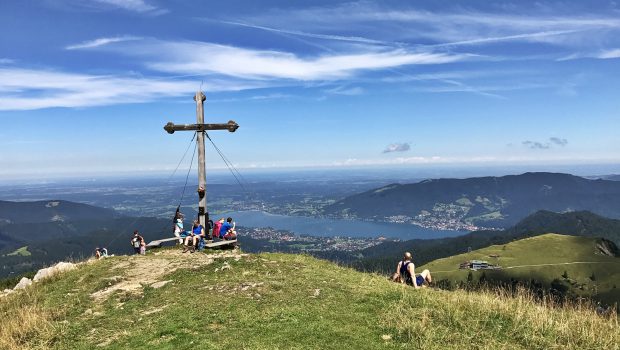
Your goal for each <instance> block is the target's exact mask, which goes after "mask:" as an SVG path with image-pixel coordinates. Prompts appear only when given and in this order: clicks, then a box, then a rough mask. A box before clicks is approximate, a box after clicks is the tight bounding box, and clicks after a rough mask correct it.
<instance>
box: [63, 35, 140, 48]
mask: <svg viewBox="0 0 620 350" xmlns="http://www.w3.org/2000/svg"><path fill="white" fill-rule="evenodd" d="M140 39H141V38H140V37H136V36H120V37H113V38H99V39H95V40H88V41H84V42H82V43H80V44H75V45H69V46H67V47H65V49H67V50H78V49H90V48H95V47H100V46H104V45H108V44H112V43H119V42H123V41H131V40H140Z"/></svg>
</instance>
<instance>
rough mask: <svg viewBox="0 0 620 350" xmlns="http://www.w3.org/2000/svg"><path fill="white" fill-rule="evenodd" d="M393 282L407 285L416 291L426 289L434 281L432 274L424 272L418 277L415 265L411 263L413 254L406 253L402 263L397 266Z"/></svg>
mask: <svg viewBox="0 0 620 350" xmlns="http://www.w3.org/2000/svg"><path fill="white" fill-rule="evenodd" d="M392 280H393V281H395V282H400V283H406V284H408V285H410V286H413V287H415V288H416V289H418V288H421V287H426V286H427V285H428V284H429V283H431V282H432V281H433V278H432V277H431V272H430V271H429V270H424V271H422V273H420V274H419V275H418V276H416V275H415V265H414V263H413V262H412V261H411V253H409V252H406V253H405V256H404V257H403V260H402V261H399V262H398V265H397V266H396V273H394V275H393V277H392Z"/></svg>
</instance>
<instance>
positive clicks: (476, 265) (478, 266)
mask: <svg viewBox="0 0 620 350" xmlns="http://www.w3.org/2000/svg"><path fill="white" fill-rule="evenodd" d="M459 268H460V269H464V270H465V269H469V270H474V271H476V270H499V269H501V268H502V267H501V266H499V265H493V264H489V262H488V261H485V260H468V261H464V262H462V263H461V264H460V265H459Z"/></svg>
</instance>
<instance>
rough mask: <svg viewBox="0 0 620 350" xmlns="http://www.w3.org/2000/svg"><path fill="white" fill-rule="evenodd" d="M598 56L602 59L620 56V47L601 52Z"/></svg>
mask: <svg viewBox="0 0 620 350" xmlns="http://www.w3.org/2000/svg"><path fill="white" fill-rule="evenodd" d="M597 58H601V59H610V58H620V49H611V50H604V51H602V52H600V53H599V55H598V56H597Z"/></svg>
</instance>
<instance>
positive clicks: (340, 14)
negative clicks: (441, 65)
mask: <svg viewBox="0 0 620 350" xmlns="http://www.w3.org/2000/svg"><path fill="white" fill-rule="evenodd" d="M403 7H404V8H403ZM555 12H558V11H555ZM230 22H244V23H253V26H255V27H257V28H259V27H264V26H269V25H270V24H271V23H278V24H279V26H280V28H286V30H284V29H278V30H281V31H286V32H287V33H289V34H296V35H306V36H309V37H312V36H316V37H318V38H323V37H324V38H326V39H327V38H329V37H330V36H332V37H333V39H334V40H338V39H337V38H338V37H344V38H348V37H351V38H355V36H342V35H337V34H334V33H338V31H342V30H343V28H345V29H344V30H346V31H347V32H355V31H358V32H366V33H372V37H373V38H372V39H368V40H372V41H375V42H378V43H386V42H394V41H395V40H397V41H398V42H399V43H401V42H403V41H404V42H409V43H410V44H418V43H423V44H427V43H428V39H430V40H432V41H434V42H435V45H441V46H457V45H473V44H490V43H494V42H500V41H529V42H545V43H552V44H558V45H569V46H582V45H583V46H588V45H592V44H598V43H600V42H604V41H603V40H601V41H599V38H614V37H616V36H617V33H616V31H617V30H618V29H620V19H619V18H618V17H614V16H609V15H601V14H587V13H585V14H580V15H579V16H566V15H564V16H563V15H555V16H549V15H538V14H534V15H532V14H531V13H528V14H522V15H521V14H517V15H515V14H510V13H494V12H481V11H475V10H465V9H463V8H462V7H457V8H454V9H452V10H444V11H441V12H439V11H425V10H419V9H413V8H411V7H410V6H402V5H400V8H394V7H389V6H388V5H385V4H382V3H372V2H367V1H361V2H353V3H346V4H341V5H336V6H326V7H312V8H305V9H300V10H295V11H290V10H280V9H274V10H270V11H265V12H264V13H263V14H261V15H257V16H249V17H245V18H240V19H237V20H236V21H230ZM368 28H372V31H370V32H369V31H368ZM326 32H329V33H330V34H329V35H327V34H325V33H326ZM309 34H311V35H309ZM385 38H389V40H387V41H386V40H382V39H385ZM363 39H366V38H363ZM360 42H362V41H360Z"/></svg>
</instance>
